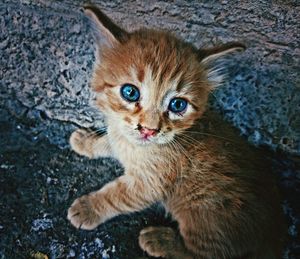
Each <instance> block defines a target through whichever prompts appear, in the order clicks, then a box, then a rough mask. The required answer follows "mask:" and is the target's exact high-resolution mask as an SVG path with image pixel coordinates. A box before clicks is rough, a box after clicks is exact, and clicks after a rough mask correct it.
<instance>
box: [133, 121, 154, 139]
mask: <svg viewBox="0 0 300 259" xmlns="http://www.w3.org/2000/svg"><path fill="white" fill-rule="evenodd" d="M137 129H138V130H139V131H140V133H141V135H142V136H143V138H148V137H151V136H155V135H156V134H157V133H158V132H159V129H149V128H147V127H143V126H142V125H140V124H138V127H137Z"/></svg>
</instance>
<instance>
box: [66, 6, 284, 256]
mask: <svg viewBox="0 0 300 259" xmlns="http://www.w3.org/2000/svg"><path fill="white" fill-rule="evenodd" d="M85 13H86V14H87V15H88V16H89V17H90V18H91V19H92V20H93V22H94V24H95V25H96V28H97V31H98V33H99V34H100V36H101V37H100V38H101V40H100V41H99V46H100V51H99V52H97V59H98V60H99V62H97V63H96V65H95V69H94V75H93V78H92V83H91V85H92V89H93V91H94V92H95V93H96V96H97V98H96V103H97V105H98V106H99V109H100V110H101V111H102V112H103V113H104V114H105V115H106V120H107V134H105V135H102V136H98V135H94V134H90V132H88V131H86V130H84V129H79V130H77V131H75V132H73V134H72V135H71V138H70V144H71V146H72V149H73V150H74V151H75V152H77V153H78V154H80V155H84V156H87V157H89V158H97V157H108V156H113V157H115V158H117V159H118V160H119V161H120V162H121V163H122V165H123V166H124V168H125V173H124V175H123V176H120V177H119V178H117V179H116V180H114V181H112V182H110V183H108V184H106V185H105V186H104V187H103V188H101V189H100V190H98V191H95V192H92V193H90V194H88V195H84V196H82V197H80V198H78V199H76V200H75V201H74V202H73V204H72V205H71V207H70V208H69V210H68V219H69V220H70V221H71V223H72V224H73V225H74V226H75V227H77V228H82V229H87V230H90V229H94V228H96V227H97V226H98V225H99V224H101V223H103V222H105V221H106V220H108V219H110V218H112V217H114V216H117V215H119V214H124V213H131V212H134V211H139V210H142V209H144V208H146V207H148V206H150V205H151V204H153V203H155V202H158V201H160V202H161V203H162V204H163V205H164V207H165V208H166V210H167V211H168V212H170V213H171V215H172V216H173V218H174V219H175V220H176V221H177V222H178V229H176V230H174V229H172V228H168V227H148V228H145V229H143V230H142V231H141V232H140V236H139V244H140V247H141V248H142V249H143V250H144V251H146V252H147V253H148V254H149V255H151V256H154V257H164V258H210V259H211V258H230V259H232V258H260V259H261V258H272V259H273V258H280V255H281V249H282V232H283V231H284V229H283V222H282V218H281V210H280V206H279V199H278V195H277V191H276V188H275V187H274V186H275V185H274V183H273V180H272V175H271V174H270V173H268V167H267V162H266V161H264V158H263V154H260V153H259V152H260V151H257V150H256V151H253V150H252V148H251V147H249V146H248V145H247V143H245V141H244V140H243V139H242V138H241V137H239V136H238V132H237V131H236V130H234V129H233V128H231V126H228V125H227V124H226V123H225V122H223V121H222V119H221V118H219V117H218V116H217V115H216V114H214V113H212V112H204V111H205V106H206V103H207V98H208V95H209V93H210V92H211V90H213V89H214V88H215V87H216V85H217V84H219V83H220V82H221V80H222V78H221V77H220V76H219V75H218V71H217V70H216V69H215V70H214V69H213V68H211V66H212V64H213V63H212V62H213V61H214V60H216V59H217V58H219V57H222V56H224V55H226V54H229V53H231V52H234V51H237V50H243V49H244V46H243V45H242V44H240V43H228V44H225V45H221V46H218V47H213V48H210V49H200V50H198V49H197V48H195V47H194V46H192V45H191V44H189V43H185V42H183V41H182V40H179V39H177V38H176V37H174V36H173V35H171V34H169V33H166V32H161V31H156V30H149V29H140V30H137V31H134V32H131V33H129V32H126V31H125V30H123V29H121V28H120V27H118V26H117V25H116V24H114V23H113V22H112V21H111V20H110V19H109V18H108V17H107V16H106V15H104V14H103V13H102V12H101V11H100V10H99V9H98V8H97V7H94V6H87V7H85ZM204 130H205V131H204ZM203 131H204V132H205V133H203ZM201 132H202V133H201Z"/></svg>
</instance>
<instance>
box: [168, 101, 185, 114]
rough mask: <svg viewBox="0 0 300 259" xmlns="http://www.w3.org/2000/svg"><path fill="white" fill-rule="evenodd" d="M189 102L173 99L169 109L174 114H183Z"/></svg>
mask: <svg viewBox="0 0 300 259" xmlns="http://www.w3.org/2000/svg"><path fill="white" fill-rule="evenodd" d="M187 104H188V102H187V101H186V100H185V99H182V98H173V99H172V100H171V101H170V103H169V107H168V109H169V110H170V111H171V112H174V113H181V112H183V111H184V110H185V109H186V107H187Z"/></svg>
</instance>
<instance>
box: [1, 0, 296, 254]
mask: <svg viewBox="0 0 300 259" xmlns="http://www.w3.org/2000/svg"><path fill="white" fill-rule="evenodd" d="M83 2H84V1H79V0H76V1H71V0H63V1H45V0H0V28H1V30H0V51H1V59H0V68H1V70H0V80H1V81H0V258H1V259H2V258H9V259H10V258H30V257H32V258H46V257H43V256H45V255H47V256H48V257H49V258H101V257H102V258H136V257H138V256H142V255H143V253H142V251H141V250H140V249H139V248H138V244H137V236H138V232H139V231H140V229H142V228H143V227H144V226H148V225H161V224H163V225H175V223H174V222H172V221H171V219H170V218H169V217H167V216H165V214H164V211H163V210H162V209H161V208H160V207H159V206H158V205H156V206H153V207H152V208H150V209H148V210H146V211H144V212H141V213H137V214H133V215H130V216H122V217H118V218H115V219H112V220H111V221H109V222H107V223H105V224H104V225H102V226H100V227H99V228H97V229H96V230H94V231H91V232H87V231H82V230H80V231H78V230H76V229H74V228H73V227H71V226H70V224H69V223H68V222H67V220H66V211H67V208H68V206H69V205H70V204H71V202H72V201H73V200H74V198H76V197H78V196H80V195H81V194H84V193H87V192H90V191H91V190H95V189H97V188H99V187H101V186H102V185H103V184H104V183H106V182H108V181H110V180H111V179H113V178H115V177H116V176H118V175H120V174H122V168H121V166H120V165H119V164H118V163H117V161H114V160H111V159H98V160H93V161H92V160H87V159H85V158H82V157H79V156H77V155H76V154H74V153H73V152H71V151H70V150H69V146H68V136H69V134H70V132H71V131H72V130H74V129H75V128H77V127H82V126H84V127H90V126H96V127H101V126H103V117H102V115H101V113H99V112H97V111H95V109H94V108H93V107H92V105H91V104H90V101H89V100H90V99H91V94H90V92H89V89H88V82H89V78H90V75H91V71H92V63H93V60H94V49H95V47H94V44H93V42H94V41H93V37H92V32H91V30H90V28H89V23H88V22H87V20H86V19H85V18H84V16H83V14H82V13H81V11H80V6H81V5H82V4H83ZM94 2H98V4H99V5H100V6H101V7H102V9H103V11H105V12H106V13H107V14H108V15H110V16H111V17H113V18H114V19H115V20H116V21H117V22H118V23H119V24H121V25H122V26H123V27H124V28H126V29H135V28H138V27H139V26H146V27H155V28H164V29H169V30H172V31H173V32H174V33H175V34H177V35H178V36H180V37H183V38H185V39H186V40H187V41H190V42H192V43H194V44H195V45H196V46H201V45H211V44H215V43H218V42H226V41H230V40H240V41H243V42H245V43H246V44H247V46H248V50H247V51H246V52H245V53H244V54H242V55H240V56H236V57H234V58H231V59H228V60H226V62H225V63H224V64H226V70H227V73H228V82H227V83H225V85H224V86H222V87H221V88H220V89H219V90H218V91H217V92H215V93H214V95H213V96H212V102H211V103H212V107H213V108H214V109H216V110H218V111H219V112H220V113H222V114H223V115H224V118H225V119H227V120H229V121H231V122H232V123H233V124H234V125H235V126H236V127H238V128H239V129H240V131H241V133H242V134H243V135H244V136H245V137H246V138H247V139H248V140H249V142H251V143H252V144H256V145H265V146H268V147H269V148H270V149H272V150H273V155H272V160H273V165H274V174H275V175H277V176H278V179H279V180H278V185H279V188H280V190H281V192H282V195H283V200H284V201H283V210H284V212H285V214H286V218H287V221H288V223H289V230H288V231H289V235H290V238H291V240H290V242H289V245H288V247H287V249H286V252H285V256H284V257H285V258H300V242H299V239H300V238H299V235H300V234H299V232H300V205H299V204H300V198H299V197H300V160H299V155H300V116H299V114H300V81H299V78H300V77H299V71H300V65H299V60H300V49H299V46H300V38H299V35H300V28H299V20H300V7H299V4H298V3H297V1H292V0H290V1H272V2H271V1H253V2H252V3H251V4H250V3H245V1H203V2H202V3H201V1H189V2H186V1H179V0H178V1H173V2H172V3H170V2H168V1H151V2H150V1H133V0H130V1H117V0H114V1H94ZM249 2H250V1H249Z"/></svg>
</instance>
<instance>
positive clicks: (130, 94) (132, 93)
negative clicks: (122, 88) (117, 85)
mask: <svg viewBox="0 0 300 259" xmlns="http://www.w3.org/2000/svg"><path fill="white" fill-rule="evenodd" d="M129 96H130V97H133V96H134V91H133V89H129Z"/></svg>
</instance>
